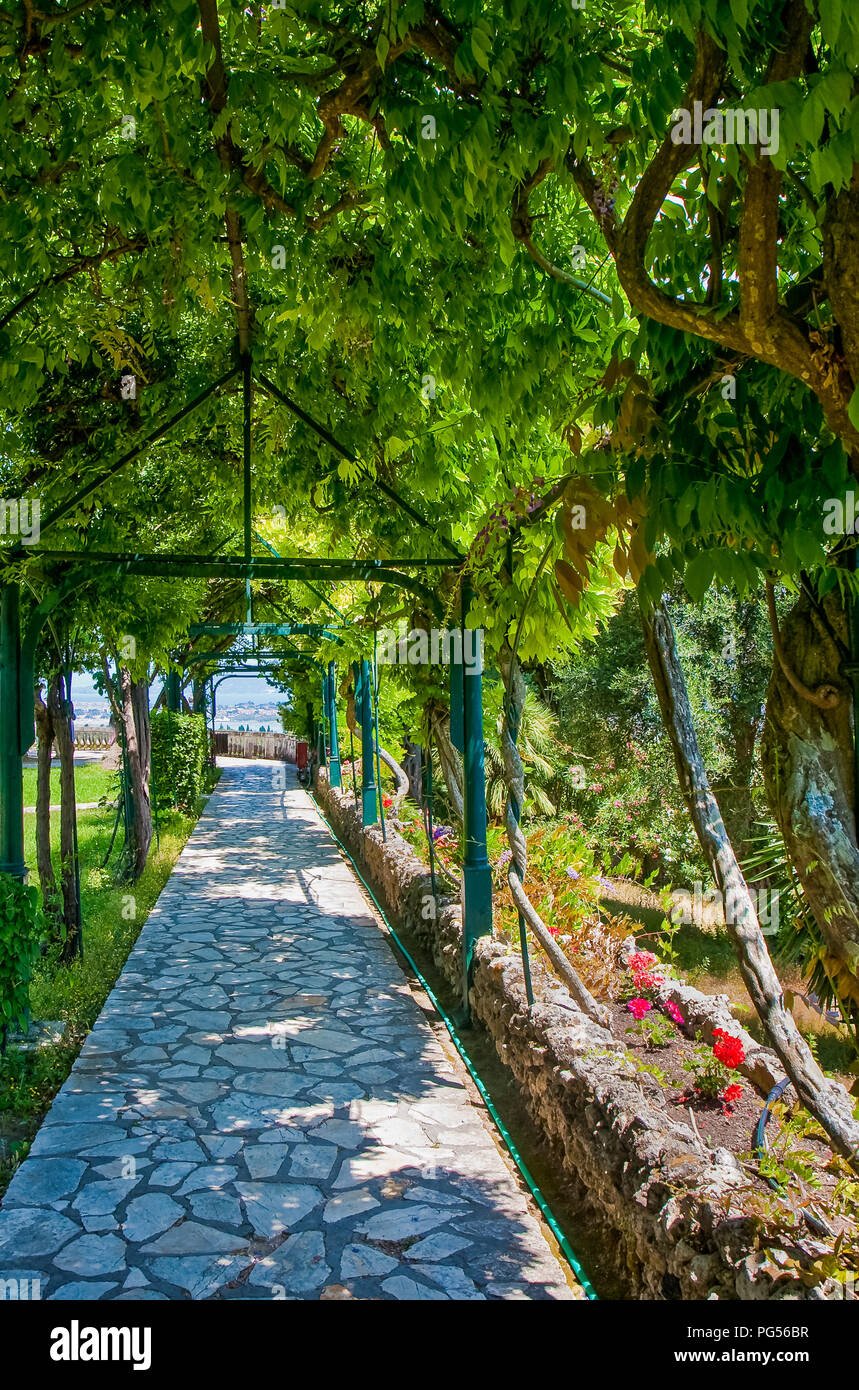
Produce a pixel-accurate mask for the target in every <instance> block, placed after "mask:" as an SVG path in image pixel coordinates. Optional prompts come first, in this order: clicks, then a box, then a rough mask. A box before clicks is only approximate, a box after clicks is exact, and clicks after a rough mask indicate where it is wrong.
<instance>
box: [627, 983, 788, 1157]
mask: <svg viewBox="0 0 859 1390" xmlns="http://www.w3.org/2000/svg"><path fill="white" fill-rule="evenodd" d="M609 1007H610V1009H611V1014H612V1022H613V1027H612V1032H613V1033H614V1035H615V1037H616V1038H622V1039H623V1041H624V1042H625V1043H626V1045H627V1047H628V1048H629V1050H630V1052H631V1053H632V1055H633V1057H634V1058H635V1059H636V1062H637V1063H638V1064H639V1065H640V1064H641V1063H644V1064H645V1065H647V1066H653V1067H657V1068H658V1069H659V1071H660V1072H662V1073H663V1075H664V1077H665V1078H666V1080H667V1081H668V1084H667V1085H666V1086H664V1087H660V1089H661V1090H662V1092H663V1094H664V1096H665V1099H666V1101H667V1102H668V1108H669V1111H674V1112H676V1116H677V1119H678V1121H679V1122H680V1123H681V1124H691V1125H692V1128H693V1129H697V1130H698V1133H699V1134H700V1136H701V1138H702V1140H703V1141H704V1143H705V1144H707V1145H708V1146H709V1147H710V1148H713V1149H730V1150H731V1152H732V1153H735V1154H737V1155H738V1156H739V1155H741V1154H747V1153H749V1152H750V1151H751V1147H752V1137H753V1133H754V1129H755V1125H756V1124H757V1122H758V1120H759V1119H760V1117H761V1111H762V1110H763V1107H764V1099H765V1098H764V1097H763V1096H761V1095H759V1094H758V1091H757V1089H756V1087H754V1086H753V1085H752V1083H751V1082H750V1081H747V1080H746V1078H745V1077H744V1076H740V1074H739V1072H733V1073H732V1075H731V1080H732V1081H737V1082H738V1083H739V1084H740V1085H741V1086H742V1088H743V1094H742V1096H741V1097H740V1099H739V1100H738V1101H737V1102H736V1104H735V1105H733V1106H731V1107H724V1106H723V1105H722V1103H721V1101H718V1100H707V1099H705V1098H704V1097H701V1096H696V1095H695V1094H694V1092H693V1089H692V1085H693V1081H694V1077H693V1076H692V1074H691V1072H688V1071H684V1070H683V1063H684V1062H685V1061H687V1060H689V1059H690V1058H692V1057H693V1056H694V1054H695V1048H696V1046H698V1044H696V1043H694V1042H691V1041H690V1040H689V1039H688V1038H686V1037H684V1036H683V1034H682V1033H681V1032H680V1030H679V1029H678V1030H677V1032H676V1036H675V1038H674V1040H673V1041H672V1042H671V1043H669V1044H668V1046H667V1047H653V1046H652V1045H651V1046H648V1041H649V1040H648V1039H647V1037H645V1036H642V1035H641V1034H640V1033H638V1032H637V1031H636V1029H637V1025H636V1021H635V1019H634V1018H633V1016H632V1014H631V1013H630V1012H629V1010H628V1009H627V1007H626V1004H612V1005H610V1006H609ZM654 1081H656V1084H657V1085H658V1084H659V1082H658V1081H657V1080H656V1078H655V1077H654ZM726 1110H727V1113H725V1112H726ZM690 1111H691V1113H692V1116H693V1117H694V1118H693V1119H690Z"/></svg>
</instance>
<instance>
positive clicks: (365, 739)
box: [355, 660, 379, 825]
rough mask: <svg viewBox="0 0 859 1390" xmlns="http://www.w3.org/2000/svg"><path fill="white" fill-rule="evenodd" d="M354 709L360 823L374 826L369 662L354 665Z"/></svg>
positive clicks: (371, 695)
mask: <svg viewBox="0 0 859 1390" xmlns="http://www.w3.org/2000/svg"><path fill="white" fill-rule="evenodd" d="M355 708H356V710H357V711H358V718H359V720H360V722H361V813H362V814H361V821H362V824H363V825H375V824H376V823H377V821H378V818H379V811H378V804H377V801H376V778H375V774H374V771H373V690H372V677H371V675H370V663H369V661H366V660H364V661H362V662H361V663H360V666H359V664H358V663H357V662H356V663H355Z"/></svg>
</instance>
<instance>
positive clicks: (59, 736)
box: [48, 676, 81, 965]
mask: <svg viewBox="0 0 859 1390" xmlns="http://www.w3.org/2000/svg"><path fill="white" fill-rule="evenodd" d="M48 709H49V710H50V714H51V721H52V723H53V728H54V742H55V744H56V747H57V753H58V755H59V759H60V890H61V893H62V906H63V923H64V925H65V929H66V934H65V941H64V943H63V952H62V960H63V963H64V964H66V965H68V964H69V963H70V962H71V961H73V960H74V958H75V956H76V955H77V954H78V946H79V939H80V930H81V919H80V908H79V905H78V879H77V873H78V866H77V852H76V844H77V801H76V794H75V758H74V745H73V743H72V733H71V728H70V726H69V717H68V715H67V713H66V706H65V700H64V698H63V688H62V685H61V682H60V678H59V676H54V677H53V678H52V680H51V684H50V687H49V689H48Z"/></svg>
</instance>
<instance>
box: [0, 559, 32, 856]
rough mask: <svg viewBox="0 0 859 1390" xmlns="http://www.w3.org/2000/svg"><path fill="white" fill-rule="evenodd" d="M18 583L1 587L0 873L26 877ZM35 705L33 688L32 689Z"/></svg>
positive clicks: (19, 598)
mask: <svg viewBox="0 0 859 1390" xmlns="http://www.w3.org/2000/svg"><path fill="white" fill-rule="evenodd" d="M20 600H21V595H20V590H19V588H18V585H17V584H4V585H3V586H2V588H0V873H5V874H10V875H11V876H12V878H18V879H22V880H23V879H25V878H26V877H27V865H26V863H25V862H24V782H23V774H22V767H21V758H22V756H23V753H24V751H26V750H24V749H22V747H21V743H22V728H23V721H22V718H21V715H22V707H21V701H22V691H21V608H20ZM29 695H30V703H31V705H32V700H33V692H32V690H30V692H29Z"/></svg>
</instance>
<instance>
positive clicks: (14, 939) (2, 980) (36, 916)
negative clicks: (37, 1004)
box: [0, 874, 45, 1048]
mask: <svg viewBox="0 0 859 1390" xmlns="http://www.w3.org/2000/svg"><path fill="white" fill-rule="evenodd" d="M44 931H45V919H44V917H43V916H42V912H41V910H40V908H39V893H38V890H37V889H36V888H30V887H28V886H27V885H26V884H24V883H19V881H18V880H17V879H15V878H11V877H10V876H9V875H8V874H0V1047H2V1048H5V1046H6V1033H7V1031H8V1030H9V1029H10V1028H16V1027H21V1028H23V1027H24V1026H25V1025H26V1023H27V1019H28V1015H29V1004H30V977H31V975H32V972H33V965H34V963H35V961H36V958H37V957H38V955H39V948H40V943H41V939H42V936H43V934H44Z"/></svg>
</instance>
